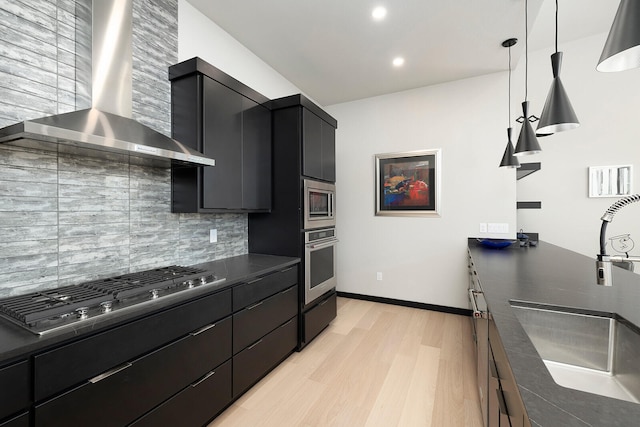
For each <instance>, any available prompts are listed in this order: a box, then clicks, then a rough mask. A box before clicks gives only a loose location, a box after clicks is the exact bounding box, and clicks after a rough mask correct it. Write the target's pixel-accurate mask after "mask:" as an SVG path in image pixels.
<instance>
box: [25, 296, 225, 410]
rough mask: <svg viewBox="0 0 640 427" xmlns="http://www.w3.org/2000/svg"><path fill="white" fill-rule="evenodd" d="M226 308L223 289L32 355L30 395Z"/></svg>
mask: <svg viewBox="0 0 640 427" xmlns="http://www.w3.org/2000/svg"><path fill="white" fill-rule="evenodd" d="M229 314H231V291H230V290H225V291H222V292H218V293H216V294H213V295H209V296H206V297H204V298H200V299H198V300H195V301H191V302H188V303H185V304H182V305H179V306H177V307H174V308H171V309H168V310H165V311H162V312H160V313H157V314H154V315H151V316H149V317H145V318H143V319H140V320H137V321H134V322H131V323H128V324H126V325H123V326H119V327H116V328H114V329H111V330H108V331H106V332H102V333H99V334H97V335H94V336H92V337H88V338H85V339H82V340H78V341H76V342H73V343H71V344H67V345H65V346H62V347H59V348H57V349H54V350H51V351H48V352H46V353H42V354H39V355H37V356H35V357H34V368H35V369H34V376H35V377H34V381H35V388H34V398H35V400H36V401H40V400H42V399H45V398H47V397H49V396H51V395H53V394H55V393H58V392H60V391H63V390H66V389H68V388H70V387H72V386H74V385H76V384H79V383H81V382H83V381H86V380H87V379H88V378H91V377H93V376H95V375H98V374H100V373H102V372H104V371H107V370H109V369H111V368H112V367H114V366H116V365H119V364H121V363H124V362H127V361H129V360H132V359H134V358H136V357H138V356H139V355H141V354H144V353H146V352H148V351H150V350H153V349H155V348H158V347H160V346H162V345H164V344H166V343H167V342H170V341H172V340H174V339H177V338H179V337H181V336H184V335H186V334H188V333H189V332H191V331H193V330H195V329H197V328H200V327H202V326H204V325H207V324H209V323H210V322H212V321H216V320H218V319H221V318H223V317H225V316H228V315H229Z"/></svg>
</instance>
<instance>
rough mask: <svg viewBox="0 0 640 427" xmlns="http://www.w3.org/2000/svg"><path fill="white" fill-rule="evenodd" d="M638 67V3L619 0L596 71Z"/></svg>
mask: <svg viewBox="0 0 640 427" xmlns="http://www.w3.org/2000/svg"><path fill="white" fill-rule="evenodd" d="M637 67H640V2H639V1H638V0H621V1H620V6H618V12H616V17H615V18H614V20H613V24H612V25H611V30H610V31H609V37H607V42H606V43H605V45H604V49H603V50H602V55H601V56H600V60H599V61H598V66H597V67H596V70H598V71H605V72H610V71H624V70H629V69H631V68H637Z"/></svg>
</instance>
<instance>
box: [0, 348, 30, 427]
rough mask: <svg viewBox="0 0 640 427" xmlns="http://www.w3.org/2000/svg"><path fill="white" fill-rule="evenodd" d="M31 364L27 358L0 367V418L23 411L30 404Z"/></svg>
mask: <svg viewBox="0 0 640 427" xmlns="http://www.w3.org/2000/svg"><path fill="white" fill-rule="evenodd" d="M30 366H31V365H30V364H29V362H28V361H27V360H23V361H20V362H17V363H12V364H10V365H8V366H4V367H2V368H0V420H3V419H5V418H7V417H9V416H10V415H13V414H16V413H17V412H19V411H23V410H25V409H26V408H27V407H28V406H29V402H30V397H29V396H30V392H31V391H30V390H31V368H30ZM7 425H12V424H7Z"/></svg>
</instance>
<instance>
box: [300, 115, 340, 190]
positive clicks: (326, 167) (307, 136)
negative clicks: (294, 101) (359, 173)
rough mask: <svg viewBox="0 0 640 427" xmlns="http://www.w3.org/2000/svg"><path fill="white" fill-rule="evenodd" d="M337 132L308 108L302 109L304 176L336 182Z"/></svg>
mask: <svg viewBox="0 0 640 427" xmlns="http://www.w3.org/2000/svg"><path fill="white" fill-rule="evenodd" d="M335 132H336V130H335V128H334V127H333V126H331V125H330V124H329V123H327V122H325V121H324V120H322V119H321V118H320V117H318V116H317V115H315V114H313V113H312V112H311V111H309V110H307V109H306V108H303V109H302V174H303V175H305V176H308V177H311V178H316V179H321V180H324V181H331V182H334V181H335V180H336V147H335V139H336V134H335Z"/></svg>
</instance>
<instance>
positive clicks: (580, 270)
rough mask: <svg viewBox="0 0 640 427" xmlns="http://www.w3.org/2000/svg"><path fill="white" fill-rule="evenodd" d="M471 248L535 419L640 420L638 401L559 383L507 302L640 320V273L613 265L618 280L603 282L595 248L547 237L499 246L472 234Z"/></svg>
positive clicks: (566, 422) (549, 426) (558, 422)
mask: <svg viewBox="0 0 640 427" xmlns="http://www.w3.org/2000/svg"><path fill="white" fill-rule="evenodd" d="M469 250H470V253H471V257H472V259H473V262H474V265H475V268H476V270H477V272H478V277H479V279H480V283H481V286H482V289H483V291H484V294H485V298H486V300H487V305H488V307H489V311H490V312H491V314H492V318H493V320H494V321H495V324H496V327H497V329H498V332H499V333H500V338H501V339H502V343H503V345H504V347H505V351H506V353H507V356H508V358H509V363H510V365H511V369H512V371H513V374H514V377H515V380H516V382H517V384H518V388H519V390H520V394H521V396H522V400H523V401H524V404H525V407H526V409H527V413H528V415H529V419H530V420H531V424H532V425H533V426H545V427H559V426H562V427H569V426H581V427H584V426H607V427H609V426H632V425H640V404H635V403H632V402H625V401H621V400H617V399H612V398H608V397H603V396H599V395H595V394H591V393H586V392H581V391H577V390H573V389H568V388H564V387H561V386H559V385H557V384H556V383H555V382H554V380H553V378H552V377H551V375H550V374H549V372H548V371H547V369H546V367H545V365H544V362H543V361H542V359H541V358H540V357H539V356H538V353H537V352H536V349H535V348H534V347H533V344H532V343H531V341H530V340H529V337H528V336H527V334H526V333H525V331H524V330H523V328H522V326H521V325H520V323H519V321H518V319H517V318H516V317H515V314H514V312H513V310H512V308H511V305H510V303H509V301H511V300H518V301H527V302H532V303H541V304H549V305H556V306H561V307H570V308H573V309H575V311H576V312H584V313H589V312H600V313H607V314H613V313H615V314H617V315H619V316H622V317H624V318H625V319H627V320H628V321H630V322H631V323H633V324H635V325H636V326H640V310H639V309H638V307H639V304H640V276H639V275H637V274H635V273H632V272H629V271H626V270H623V269H620V268H614V269H613V270H614V276H613V286H612V287H603V286H598V285H596V273H595V271H596V269H595V254H594V257H593V258H590V257H587V256H584V255H581V254H578V253H576V252H573V251H570V250H567V249H564V248H561V247H559V246H555V245H552V244H549V243H546V242H539V245H538V246H537V247H525V248H520V247H518V246H517V245H512V247H509V248H506V249H499V250H498V249H487V248H484V247H481V246H479V245H478V244H477V242H476V239H469ZM639 362H640V361H639Z"/></svg>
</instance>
